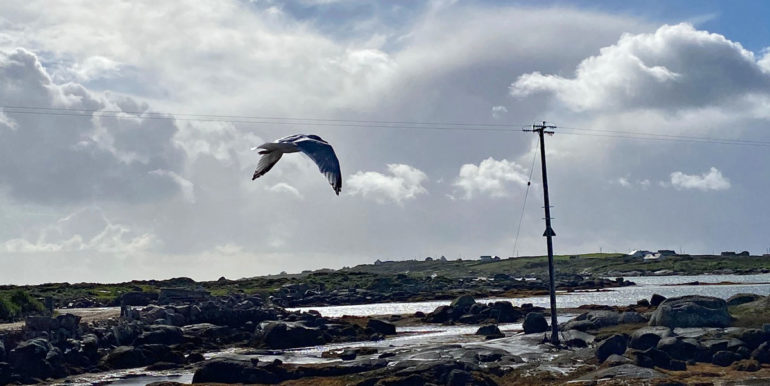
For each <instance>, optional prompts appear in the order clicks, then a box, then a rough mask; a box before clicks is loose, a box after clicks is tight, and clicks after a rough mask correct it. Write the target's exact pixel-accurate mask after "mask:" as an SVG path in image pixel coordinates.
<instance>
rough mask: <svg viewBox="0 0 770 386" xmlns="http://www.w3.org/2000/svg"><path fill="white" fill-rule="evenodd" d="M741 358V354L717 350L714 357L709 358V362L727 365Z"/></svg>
mask: <svg viewBox="0 0 770 386" xmlns="http://www.w3.org/2000/svg"><path fill="white" fill-rule="evenodd" d="M741 359H742V358H741V356H740V355H738V354H736V353H734V352H731V351H717V352H716V353H715V354H714V357H713V359H712V360H711V363H713V364H715V365H717V366H722V367H727V366H730V365H731V364H732V363H733V362H736V361H739V360H741Z"/></svg>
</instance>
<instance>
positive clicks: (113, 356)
mask: <svg viewBox="0 0 770 386" xmlns="http://www.w3.org/2000/svg"><path fill="white" fill-rule="evenodd" d="M158 362H169V363H177V364H179V363H183V362H184V356H183V355H182V354H180V353H178V352H176V351H172V350H171V349H170V348H169V347H168V346H166V345H164V344H146V345H141V346H136V347H134V346H119V347H116V348H115V349H114V350H112V351H111V352H110V353H109V354H107V355H106V356H105V357H104V358H102V360H101V365H102V366H105V367H108V368H112V369H130V368H134V367H143V366H147V365H151V364H154V363H158Z"/></svg>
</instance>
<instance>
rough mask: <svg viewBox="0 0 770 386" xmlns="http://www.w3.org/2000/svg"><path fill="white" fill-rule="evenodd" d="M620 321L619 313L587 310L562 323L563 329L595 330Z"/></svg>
mask: <svg viewBox="0 0 770 386" xmlns="http://www.w3.org/2000/svg"><path fill="white" fill-rule="evenodd" d="M618 323H620V313H619V312H615V311H609V310H594V311H588V312H585V313H582V314H580V315H578V316H577V317H575V318H573V319H571V320H570V321H568V322H567V323H564V325H563V327H562V329H564V330H580V331H586V330H596V329H600V328H604V327H609V326H614V325H617V324H618Z"/></svg>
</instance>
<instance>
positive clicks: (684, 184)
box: [671, 167, 730, 191]
mask: <svg viewBox="0 0 770 386" xmlns="http://www.w3.org/2000/svg"><path fill="white" fill-rule="evenodd" d="M671 185H672V186H673V187H674V188H676V189H678V190H681V189H698V190H702V191H708V190H727V189H730V180H728V179H727V178H725V177H724V176H722V172H720V171H719V170H718V169H717V168H715V167H712V168H711V169H710V170H709V171H708V172H706V173H703V174H700V175H697V174H696V175H689V174H684V173H682V172H673V173H671Z"/></svg>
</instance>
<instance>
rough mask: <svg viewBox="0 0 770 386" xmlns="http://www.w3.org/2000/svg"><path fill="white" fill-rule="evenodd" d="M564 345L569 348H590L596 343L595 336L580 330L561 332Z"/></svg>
mask: <svg viewBox="0 0 770 386" xmlns="http://www.w3.org/2000/svg"><path fill="white" fill-rule="evenodd" d="M559 335H560V337H561V341H562V343H564V344H565V345H567V346H569V347H588V345H589V344H591V343H593V342H594V339H595V338H596V337H595V336H593V335H591V334H588V333H585V332H583V331H579V330H565V331H560V332H559Z"/></svg>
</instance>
